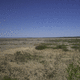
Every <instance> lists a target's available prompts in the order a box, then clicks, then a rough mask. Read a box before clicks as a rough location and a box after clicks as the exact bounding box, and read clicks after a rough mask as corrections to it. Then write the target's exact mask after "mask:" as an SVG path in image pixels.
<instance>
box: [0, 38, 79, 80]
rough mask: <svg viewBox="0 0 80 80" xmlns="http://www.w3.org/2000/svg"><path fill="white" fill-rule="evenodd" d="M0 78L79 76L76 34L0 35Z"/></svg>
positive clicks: (74, 78)
mask: <svg viewBox="0 0 80 80" xmlns="http://www.w3.org/2000/svg"><path fill="white" fill-rule="evenodd" d="M0 80H80V38H0Z"/></svg>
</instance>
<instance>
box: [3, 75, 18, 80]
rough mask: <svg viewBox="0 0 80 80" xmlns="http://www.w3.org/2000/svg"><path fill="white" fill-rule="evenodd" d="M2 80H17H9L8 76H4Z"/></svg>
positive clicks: (10, 79) (11, 79)
mask: <svg viewBox="0 0 80 80" xmlns="http://www.w3.org/2000/svg"><path fill="white" fill-rule="evenodd" d="M3 80H17V79H16V78H10V77H9V76H4V78H3Z"/></svg>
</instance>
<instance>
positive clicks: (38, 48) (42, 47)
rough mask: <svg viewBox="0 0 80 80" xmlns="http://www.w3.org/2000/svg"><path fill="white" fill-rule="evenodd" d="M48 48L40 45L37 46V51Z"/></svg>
mask: <svg viewBox="0 0 80 80" xmlns="http://www.w3.org/2000/svg"><path fill="white" fill-rule="evenodd" d="M46 48H48V47H47V46H46V45H39V46H36V47H35V49H37V50H43V49H46Z"/></svg>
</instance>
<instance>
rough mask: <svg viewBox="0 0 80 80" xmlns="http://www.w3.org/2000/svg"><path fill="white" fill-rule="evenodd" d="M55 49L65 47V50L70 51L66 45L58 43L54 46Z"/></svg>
mask: <svg viewBox="0 0 80 80" xmlns="http://www.w3.org/2000/svg"><path fill="white" fill-rule="evenodd" d="M53 49H63V51H68V49H67V47H66V45H64V44H62V45H57V46H56V47H53Z"/></svg>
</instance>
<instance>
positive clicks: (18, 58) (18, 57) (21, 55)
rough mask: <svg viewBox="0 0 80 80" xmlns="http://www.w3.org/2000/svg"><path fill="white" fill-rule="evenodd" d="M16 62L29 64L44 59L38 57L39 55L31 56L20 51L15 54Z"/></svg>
mask: <svg viewBox="0 0 80 80" xmlns="http://www.w3.org/2000/svg"><path fill="white" fill-rule="evenodd" d="M14 56H15V60H16V61H20V62H27V61H28V60H39V59H40V58H42V56H38V55H35V54H34V55H31V54H30V53H27V52H25V53H21V52H20V51H17V52H16V53H15V54H14Z"/></svg>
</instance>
